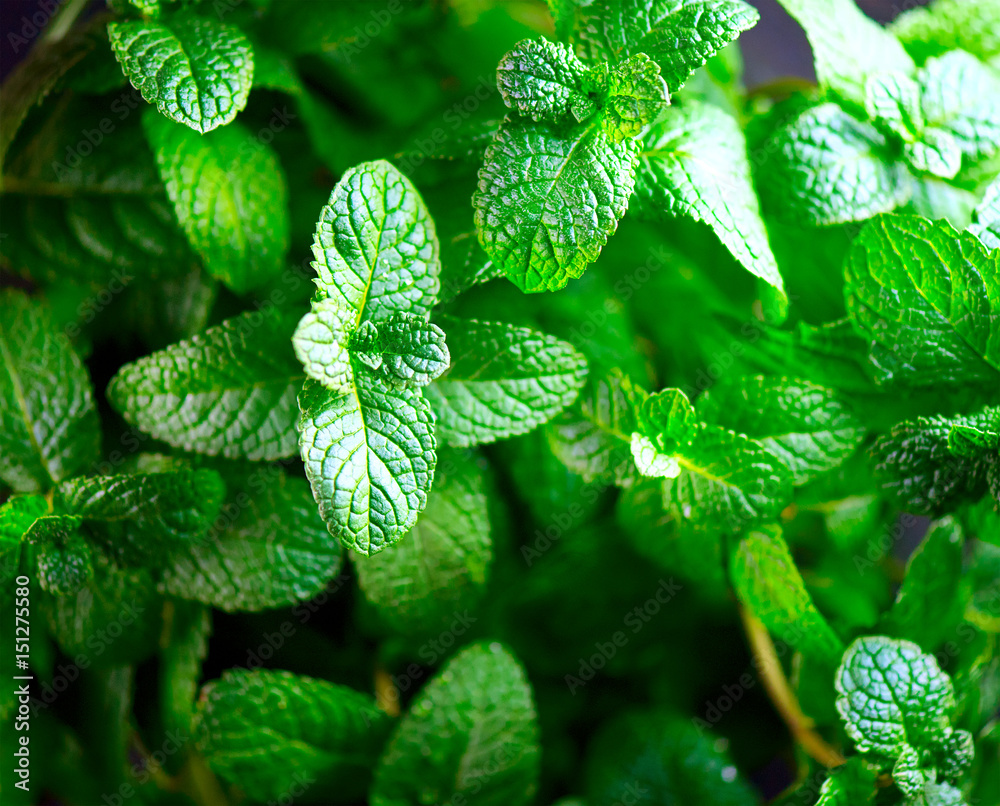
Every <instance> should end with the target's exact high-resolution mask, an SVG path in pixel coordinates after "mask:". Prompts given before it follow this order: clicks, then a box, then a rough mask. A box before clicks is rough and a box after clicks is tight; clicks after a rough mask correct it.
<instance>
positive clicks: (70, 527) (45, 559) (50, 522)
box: [24, 515, 94, 596]
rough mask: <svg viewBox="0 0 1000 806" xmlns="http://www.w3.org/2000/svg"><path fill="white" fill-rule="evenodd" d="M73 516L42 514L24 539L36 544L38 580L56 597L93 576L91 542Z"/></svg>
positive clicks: (69, 591) (81, 586) (80, 586)
mask: <svg viewBox="0 0 1000 806" xmlns="http://www.w3.org/2000/svg"><path fill="white" fill-rule="evenodd" d="M79 527H80V519H79V518H78V517H76V516H74V515H43V516H41V517H39V518H38V520H36V521H35V522H34V523H32V524H31V526H30V527H29V528H28V531H27V533H26V534H25V536H24V537H25V540H26V541H27V542H28V543H31V544H33V545H34V546H35V556H36V558H37V562H38V581H39V583H41V586H42V590H46V591H48V592H49V593H51V594H52V595H54V596H68V595H70V594H73V593H76V592H77V591H79V590H80V589H81V588H84V587H86V586H87V585H89V584H90V582H91V581H92V580H93V578H94V565H93V556H92V554H91V550H90V545H89V544H88V543H87V541H86V540H84V539H83V536H82V535H81V534H80V528H79Z"/></svg>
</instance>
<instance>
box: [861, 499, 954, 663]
mask: <svg viewBox="0 0 1000 806" xmlns="http://www.w3.org/2000/svg"><path fill="white" fill-rule="evenodd" d="M964 544H965V540H964V536H963V534H962V528H961V526H959V524H958V522H957V521H955V520H953V519H951V518H945V519H943V520H940V521H937V522H936V523H935V524H933V525H932V526H931V528H930V531H928V533H927V536H926V537H925V538H924V540H923V542H922V543H921V544H920V546H919V547H918V548H917V550H916V551H915V552H914V553H913V554H912V555H911V556H910V559H909V562H908V563H907V564H906V576H904V577H903V584H902V585H900V588H899V593H897V594H896V601H895V602H894V603H893V605H892V607H891V608H890V609H889V611H888V612H887V613H886V614H885V615H884V617H883V621H882V625H881V630H882V631H884V632H885V633H886V634H888V635H894V636H898V637H900V638H906V639H908V640H910V641H913V642H914V643H916V644H919V645H920V647H921V648H922V649H923V650H924V651H926V652H933V651H934V650H935V649H937V647H938V645H939V644H940V642H941V641H942V640H944V639H945V638H946V637H947V636H948V635H949V634H950V633H951V632H952V631H954V630H955V628H956V627H957V626H958V625H959V623H961V621H962V615H963V614H964V612H965V606H966V604H967V599H968V595H967V592H966V593H965V595H963V589H964V587H965V586H964V585H963V581H962V547H963V545H964Z"/></svg>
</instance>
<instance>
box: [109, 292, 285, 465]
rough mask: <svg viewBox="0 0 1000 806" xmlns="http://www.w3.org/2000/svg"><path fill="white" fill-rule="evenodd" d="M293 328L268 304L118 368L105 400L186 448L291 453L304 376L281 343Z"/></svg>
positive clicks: (239, 454)
mask: <svg viewBox="0 0 1000 806" xmlns="http://www.w3.org/2000/svg"><path fill="white" fill-rule="evenodd" d="M293 327H294V320H292V319H289V318H288V317H287V316H284V315H282V314H280V313H279V312H277V311H276V310H274V309H273V308H270V309H265V310H262V311H259V312H258V311H248V312H247V313H244V314H241V315H240V316H236V317H233V318H232V319H227V320H226V321H224V322H222V323H221V324H219V325H216V326H215V327H210V328H209V329H208V330H206V331H205V332H204V333H201V334H199V335H197V336H194V337H193V338H190V339H186V340H185V341H182V342H178V343H177V344H173V345H171V346H170V347H167V348H166V349H165V350H161V351H159V352H156V353H153V354H152V355H148V356H146V357H144V358H140V359H139V360H138V361H135V362H133V363H131V364H127V365H125V366H124V367H122V368H121V369H120V370H119V371H118V374H117V375H115V377H114V378H112V380H111V383H110V384H109V386H108V391H107V395H108V399H109V400H110V401H111V403H112V405H114V406H115V408H116V409H118V411H120V412H121V413H122V416H124V417H125V419H126V420H128V421H129V422H130V423H132V424H133V425H135V426H137V427H138V428H141V429H142V430H143V431H146V432H148V433H150V434H152V435H153V436H154V437H156V438H157V439H162V440H163V441H164V442H166V443H167V444H169V445H173V446H174V447H177V448H181V449H183V450H188V451H196V452H198V453H205V454H208V455H210V456H218V455H222V456H225V457H227V458H231V459H237V458H245V459H279V458H281V457H285V456H293V455H294V454H295V452H296V449H297V448H296V446H297V435H296V433H295V420H296V412H295V397H296V394H297V393H298V391H299V389H300V387H301V384H302V379H303V377H304V374H303V372H302V368H301V366H300V365H299V364H298V362H296V360H295V356H294V355H293V352H292V350H291V349H290V348H289V347H288V346H286V345H288V344H289V338H290V336H291V333H292V328H293Z"/></svg>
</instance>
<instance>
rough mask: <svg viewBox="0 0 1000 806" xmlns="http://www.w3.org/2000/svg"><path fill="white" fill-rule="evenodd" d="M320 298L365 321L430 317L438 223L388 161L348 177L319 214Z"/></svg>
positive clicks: (316, 245)
mask: <svg viewBox="0 0 1000 806" xmlns="http://www.w3.org/2000/svg"><path fill="white" fill-rule="evenodd" d="M313 255H314V256H315V258H316V259H315V261H314V262H313V268H315V269H316V271H317V273H318V274H319V277H318V279H317V280H316V284H317V286H318V287H319V295H320V297H329V298H331V299H333V300H336V301H337V302H339V303H341V307H342V308H346V309H348V310H350V311H353V312H354V321H353V323H352V324H351V329H352V330H353V329H354V328H355V327H357V325H359V324H360V323H361V322H362V321H363V320H366V319H370V320H372V321H375V322H378V321H380V320H382V319H387V318H388V317H390V316H391V315H392V314H394V313H411V314H415V315H421V316H426V315H427V314H429V313H430V310H431V308H432V307H433V306H434V303H435V301H436V299H437V293H438V288H439V282H438V274H439V273H440V270H441V259H440V250H439V247H438V242H437V235H436V234H435V230H434V222H433V221H432V220H431V217H430V213H428V212H427V207H426V206H425V205H424V202H423V199H421V198H420V194H419V193H418V192H417V189H416V188H415V187H414V186H413V184H412V183H411V182H410V180H409V179H407V178H406V177H405V176H403V175H402V174H401V173H400V172H399V171H398V170H397V169H396V168H395V167H393V166H392V165H390V164H389V163H388V162H385V161H384V160H379V161H377V162H366V163H363V164H361V165H358V166H357V167H355V168H352V169H351V170H349V171H348V172H347V173H346V174H344V176H343V177H341V179H340V181H339V182H337V186H336V187H335V188H334V189H333V193H332V194H331V195H330V201H329V202H328V204H327V205H326V206H325V207H324V208H323V211H322V213H321V214H320V219H319V223H318V224H317V225H316V237H315V240H314V242H313Z"/></svg>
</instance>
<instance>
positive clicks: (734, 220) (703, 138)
mask: <svg viewBox="0 0 1000 806" xmlns="http://www.w3.org/2000/svg"><path fill="white" fill-rule="evenodd" d="M636 197H637V199H638V201H639V202H640V203H641V205H642V207H641V210H642V211H643V212H646V213H647V214H654V215H666V216H670V217H675V216H680V215H687V216H691V217H692V218H694V219H695V220H697V221H704V222H705V223H706V224H708V225H709V226H710V227H711V228H712V229H713V231H714V232H715V234H716V235H717V236H718V237H719V239H720V240H721V241H722V242H723V244H725V246H726V248H727V249H729V251H730V252H732V254H733V257H735V258H736V259H737V260H738V261H740V263H742V264H743V266H744V267H745V268H746V269H747V270H748V271H750V272H752V273H753V274H755V275H756V276H758V277H760V278H761V279H762V280H764V281H765V282H767V283H768V284H770V285H772V286H774V287H775V288H777V289H778V290H779V291H782V292H783V291H784V284H783V283H782V279H781V275H780V274H779V273H778V264H777V262H776V261H775V259H774V255H773V254H772V252H771V247H770V245H769V243H768V240H767V231H766V229H765V228H764V222H763V221H762V220H761V217H760V208H759V205H758V202H757V195H756V193H755V192H754V188H753V183H752V182H751V178H750V162H749V160H748V159H747V155H746V143H745V141H744V139H743V132H742V131H741V130H740V127H739V125H738V124H737V123H736V121H735V120H734V119H733V118H732V117H731V116H729V115H727V114H726V113H725V112H723V111H722V110H721V109H719V108H718V107H716V106H713V105H711V104H708V103H703V104H700V103H691V104H687V105H685V106H683V107H680V108H677V109H672V110H670V112H669V113H668V115H667V117H666V118H665V119H664V120H662V121H661V122H659V123H657V124H656V125H654V126H653V127H652V128H651V129H650V130H649V132H648V133H647V134H646V136H645V137H644V138H643V141H642V146H641V150H640V152H639V162H638V171H637V174H636Z"/></svg>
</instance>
